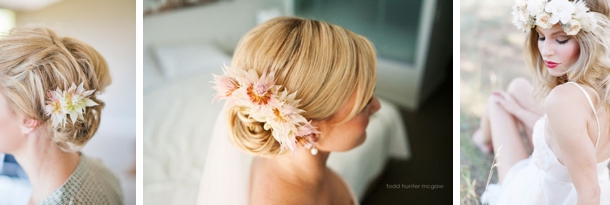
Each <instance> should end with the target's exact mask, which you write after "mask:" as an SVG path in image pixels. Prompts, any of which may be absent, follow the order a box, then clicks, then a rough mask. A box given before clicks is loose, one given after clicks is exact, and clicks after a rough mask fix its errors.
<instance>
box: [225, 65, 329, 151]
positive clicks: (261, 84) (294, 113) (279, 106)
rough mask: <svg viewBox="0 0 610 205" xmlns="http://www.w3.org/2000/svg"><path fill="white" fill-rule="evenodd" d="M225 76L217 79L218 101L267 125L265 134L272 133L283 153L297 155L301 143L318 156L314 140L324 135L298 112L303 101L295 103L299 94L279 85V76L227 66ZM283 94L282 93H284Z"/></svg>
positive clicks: (300, 111) (272, 73)
mask: <svg viewBox="0 0 610 205" xmlns="http://www.w3.org/2000/svg"><path fill="white" fill-rule="evenodd" d="M223 72H224V75H220V76H217V75H214V81H213V83H214V84H215V85H216V86H214V89H215V90H216V91H217V92H218V93H217V94H216V95H215V96H214V100H217V99H225V100H227V103H229V104H231V105H233V106H239V107H241V108H242V109H243V110H244V111H245V112H246V113H248V114H249V117H250V118H252V119H254V120H256V121H258V122H261V123H264V126H263V128H264V129H265V130H271V133H272V135H273V137H274V138H275V140H277V141H278V142H279V143H280V146H281V150H282V151H283V150H284V149H289V150H292V151H294V150H295V146H296V143H297V142H299V143H301V144H304V146H305V147H306V148H308V149H310V150H311V153H312V154H314V155H315V154H316V153H317V151H318V150H317V149H316V148H315V141H314V142H311V141H308V140H305V139H307V137H308V136H311V135H313V136H314V139H315V136H316V135H317V134H319V133H320V132H319V131H318V130H317V129H316V128H315V127H313V126H312V125H311V121H307V119H305V117H303V115H301V113H303V112H305V111H303V110H301V109H299V108H298V106H299V102H300V100H297V99H295V97H296V92H294V93H292V94H289V92H288V91H287V90H286V89H285V88H284V89H282V86H280V85H276V84H275V72H273V71H271V72H268V71H264V72H263V73H262V75H261V76H259V75H258V73H257V72H256V71H255V70H253V69H251V70H248V71H245V70H242V69H236V68H231V67H227V66H224V69H223ZM280 90H281V91H280Z"/></svg>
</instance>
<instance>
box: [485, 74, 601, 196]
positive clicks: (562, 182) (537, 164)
mask: <svg viewBox="0 0 610 205" xmlns="http://www.w3.org/2000/svg"><path fill="white" fill-rule="evenodd" d="M570 83H571V82H570ZM571 84H574V85H576V86H578V88H580V89H581V90H582V91H583V92H584V93H585V96H586V97H587V100H589V104H590V105H591V107H592V108H593V104H592V103H591V99H590V98H589V95H588V94H587V93H586V92H585V91H584V89H583V88H582V87H580V85H578V84H576V83H571ZM593 112H594V114H595V115H596V117H597V113H596V112H595V109H593ZM546 119H547V117H546V115H544V116H543V117H542V118H540V119H539V120H538V121H537V122H536V124H535V125H534V132H533V134H532V142H533V144H534V152H533V153H532V155H531V156H530V157H529V158H527V159H524V160H521V161H520V162H518V163H516V164H515V165H514V166H513V167H511V168H510V169H509V171H508V173H507V174H506V178H505V179H504V182H503V183H502V184H490V185H489V187H488V188H487V192H486V193H484V194H483V195H482V196H481V201H482V202H483V203H489V204H492V205H493V204H576V200H577V195H576V188H575V187H574V184H573V183H572V179H571V178H570V174H569V173H568V169H567V168H566V167H565V166H564V165H562V164H561V163H559V161H558V160H557V156H555V154H554V153H553V151H552V150H551V148H549V146H548V144H547V142H546V139H545V138H544V125H545V122H546ZM596 120H597V119H596ZM598 125H599V121H598ZM598 127H599V126H598ZM597 142H599V133H598V136H597ZM597 142H596V145H595V150H597ZM609 162H610V158H609V159H606V160H605V161H603V162H601V163H599V164H597V178H598V183H599V186H600V193H601V198H600V204H602V205H609V204H610V173H609V171H608V163H609Z"/></svg>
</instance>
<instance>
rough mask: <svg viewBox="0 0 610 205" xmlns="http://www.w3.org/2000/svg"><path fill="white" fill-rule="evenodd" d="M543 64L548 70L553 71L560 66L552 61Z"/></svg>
mask: <svg viewBox="0 0 610 205" xmlns="http://www.w3.org/2000/svg"><path fill="white" fill-rule="evenodd" d="M544 63H546V67H549V68H550V69H553V68H555V67H557V66H558V65H559V64H560V63H556V62H553V61H544Z"/></svg>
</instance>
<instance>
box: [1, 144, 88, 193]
mask: <svg viewBox="0 0 610 205" xmlns="http://www.w3.org/2000/svg"><path fill="white" fill-rule="evenodd" d="M26 137H27V138H28V141H27V143H26V144H25V145H24V147H22V148H21V149H19V150H17V151H16V152H14V153H13V155H14V156H15V159H16V160H17V162H18V163H19V165H20V166H21V167H23V169H24V170H25V172H26V173H27V175H28V178H29V180H30V183H31V185H32V195H31V197H30V201H29V202H28V204H38V203H40V202H41V201H42V200H44V199H45V198H47V197H48V196H49V195H51V194H52V193H53V192H54V191H55V190H57V189H58V188H59V187H61V186H62V185H63V184H64V183H65V182H66V181H67V180H68V178H70V175H72V173H73V172H74V170H75V169H76V166H77V165H78V162H79V160H80V154H78V153H68V152H64V151H62V150H61V149H59V147H57V146H56V145H55V144H54V143H53V142H51V139H50V138H49V137H46V136H43V135H39V134H37V133H36V132H33V133H32V134H30V135H28V136H26Z"/></svg>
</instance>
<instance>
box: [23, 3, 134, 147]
mask: <svg viewBox="0 0 610 205" xmlns="http://www.w3.org/2000/svg"><path fill="white" fill-rule="evenodd" d="M32 25H33V26H45V27H48V28H51V29H52V30H54V31H55V32H56V33H57V34H58V35H60V36H71V37H74V38H77V39H79V40H82V41H84V42H85V43H87V44H89V45H91V46H92V47H94V48H95V49H96V50H97V51H99V52H100V53H101V54H102V55H103V56H104V57H105V59H106V61H107V62H108V65H109V67H110V73H111V76H112V84H111V85H110V86H109V87H108V88H107V89H106V92H105V93H103V94H102V95H100V96H99V98H100V99H102V100H103V101H104V102H105V103H106V107H105V108H104V110H103V111H102V124H101V127H100V130H99V131H98V134H103V133H106V134H109V135H120V136H126V137H132V138H135V134H136V131H135V127H136V123H135V121H136V109H135V108H136V107H135V106H136V87H135V86H136V83H135V79H136V1H135V0H96V1H84V0H64V1H61V2H59V3H57V4H54V5H51V6H49V7H46V8H43V9H41V10H38V11H32V12H18V13H17V14H16V26H32ZM94 138H95V137H94Z"/></svg>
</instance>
